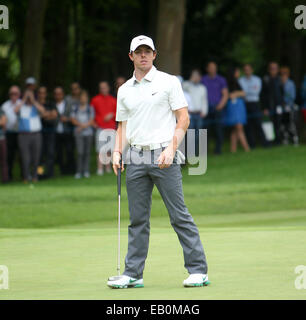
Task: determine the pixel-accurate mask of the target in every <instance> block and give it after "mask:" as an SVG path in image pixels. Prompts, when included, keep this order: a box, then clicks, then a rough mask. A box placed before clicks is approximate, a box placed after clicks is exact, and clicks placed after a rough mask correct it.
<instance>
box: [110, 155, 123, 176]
mask: <svg viewBox="0 0 306 320" xmlns="http://www.w3.org/2000/svg"><path fill="white" fill-rule="evenodd" d="M120 159H121V153H120V152H119V151H114V152H113V170H114V172H115V174H116V176H117V175H118V169H119V168H120ZM123 171H124V163H123V161H122V162H121V172H123Z"/></svg>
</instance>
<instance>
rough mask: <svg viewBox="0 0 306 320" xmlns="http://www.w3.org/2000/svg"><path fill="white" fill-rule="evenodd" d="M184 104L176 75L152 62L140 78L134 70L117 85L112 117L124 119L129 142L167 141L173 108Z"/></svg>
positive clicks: (169, 134) (171, 125)
mask: <svg viewBox="0 0 306 320" xmlns="http://www.w3.org/2000/svg"><path fill="white" fill-rule="evenodd" d="M187 106H188V105H187V102H186V99H185V96H184V93H183V90H182V87H181V83H180V81H179V80H178V79H177V77H175V76H173V75H170V74H167V73H165V72H161V71H158V70H157V69H156V68H155V67H154V66H153V67H152V68H151V70H150V71H149V72H148V73H147V74H146V76H145V77H144V78H143V79H142V80H141V81H138V80H137V79H136V78H135V74H134V75H133V77H132V78H131V79H129V80H128V81H127V82H125V83H124V84H123V85H122V86H121V87H120V88H119V91H118V95H117V113H116V121H127V126H126V137H127V140H128V142H129V144H137V145H142V146H145V145H149V144H153V143H163V142H169V141H171V140H172V138H173V135H174V131H175V127H176V118H175V113H174V111H175V110H178V109H181V108H184V107H187Z"/></svg>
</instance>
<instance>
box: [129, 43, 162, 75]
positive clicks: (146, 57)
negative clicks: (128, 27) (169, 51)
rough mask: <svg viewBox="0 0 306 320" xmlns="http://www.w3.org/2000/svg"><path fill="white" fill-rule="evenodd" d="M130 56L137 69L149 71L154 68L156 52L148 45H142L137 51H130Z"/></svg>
mask: <svg viewBox="0 0 306 320" xmlns="http://www.w3.org/2000/svg"><path fill="white" fill-rule="evenodd" d="M129 57H130V59H131V60H132V61H133V62H134V66H135V69H140V70H142V71H148V70H150V69H151V68H152V65H153V61H154V60H155V58H156V52H155V51H153V50H152V49H151V48H150V47H148V46H146V45H141V46H139V47H138V48H136V50H135V51H133V52H132V53H129Z"/></svg>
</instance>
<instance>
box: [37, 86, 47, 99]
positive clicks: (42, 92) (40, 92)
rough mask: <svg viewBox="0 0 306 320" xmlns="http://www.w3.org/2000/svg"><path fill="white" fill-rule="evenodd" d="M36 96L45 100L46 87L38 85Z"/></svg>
mask: <svg viewBox="0 0 306 320" xmlns="http://www.w3.org/2000/svg"><path fill="white" fill-rule="evenodd" d="M37 97H38V99H39V100H45V99H46V98H47V88H46V87H40V88H39V89H38V92H37Z"/></svg>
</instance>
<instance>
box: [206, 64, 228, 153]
mask: <svg viewBox="0 0 306 320" xmlns="http://www.w3.org/2000/svg"><path fill="white" fill-rule="evenodd" d="M206 70H207V75H205V76H204V77H202V83H203V84H204V86H205V87H206V89H207V95H208V115H207V117H206V118H205V127H206V128H208V129H210V128H212V129H213V130H214V131H215V136H216V146H215V154H220V153H221V148H222V142H223V127H222V110H223V108H224V107H225V105H226V102H227V99H228V89H227V83H226V80H225V79H224V78H223V77H222V76H220V75H218V74H217V70H218V68H217V64H216V63H215V62H214V61H210V62H209V63H208V64H207V69H206Z"/></svg>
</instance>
